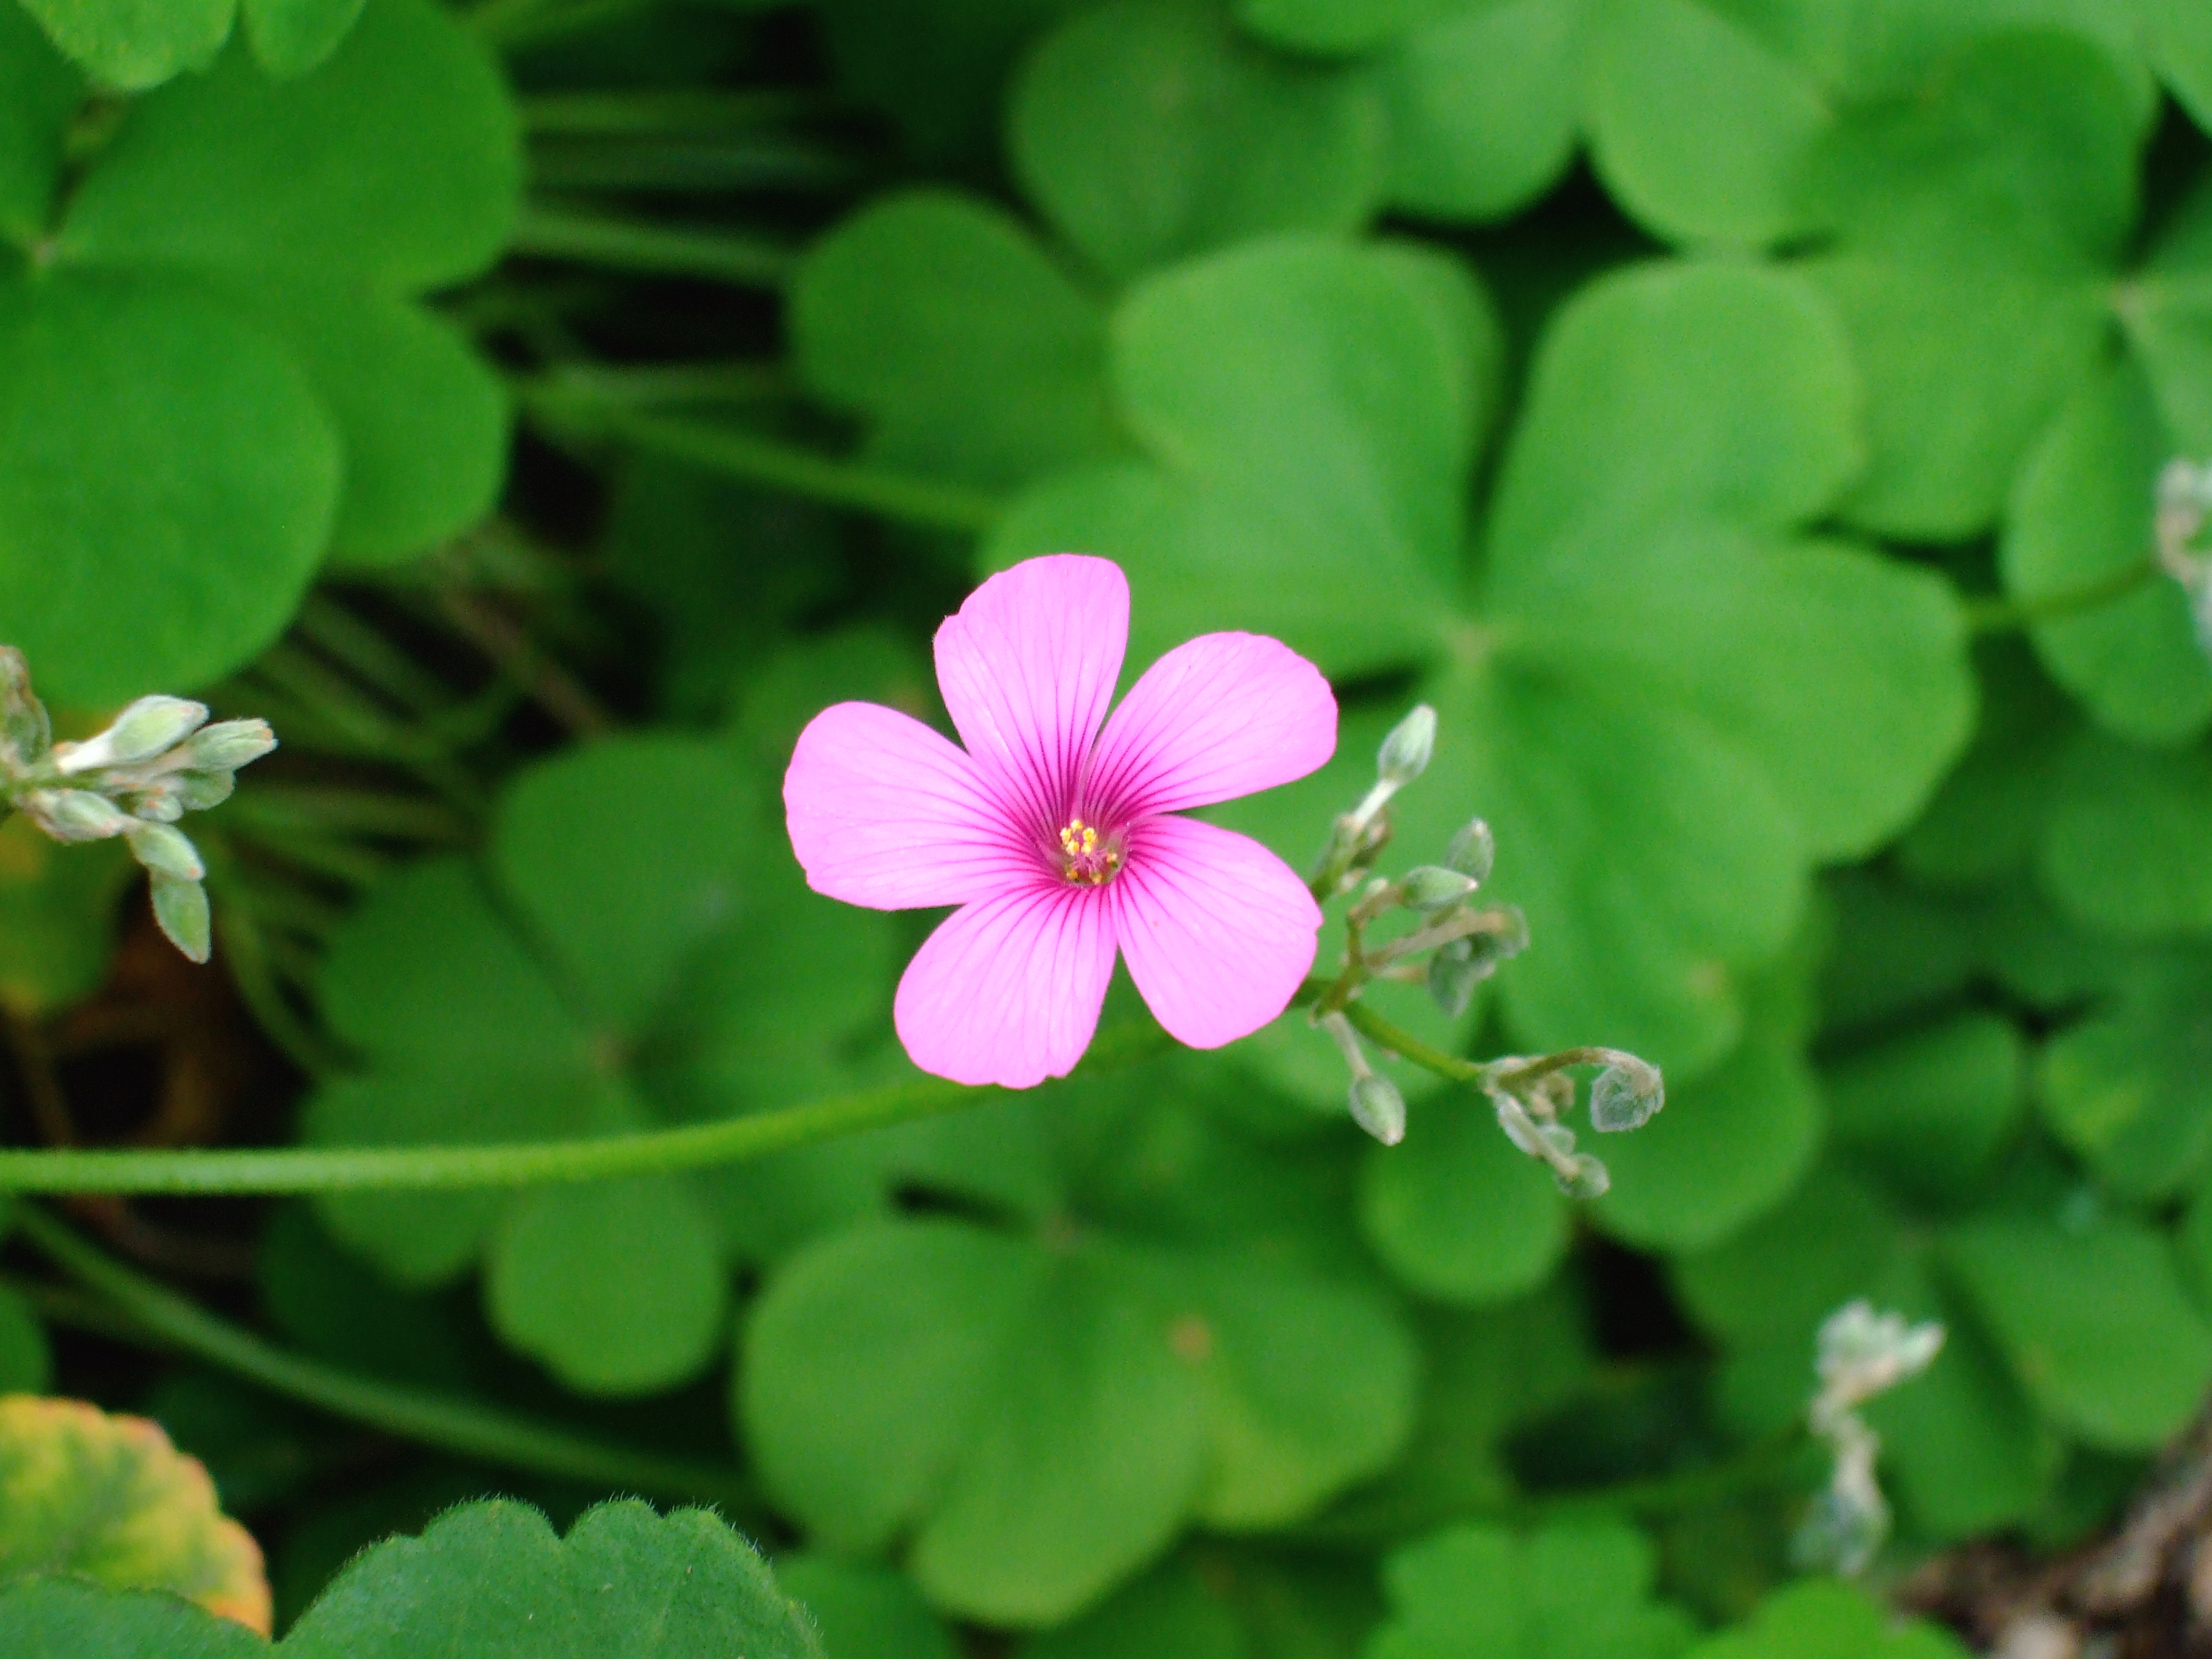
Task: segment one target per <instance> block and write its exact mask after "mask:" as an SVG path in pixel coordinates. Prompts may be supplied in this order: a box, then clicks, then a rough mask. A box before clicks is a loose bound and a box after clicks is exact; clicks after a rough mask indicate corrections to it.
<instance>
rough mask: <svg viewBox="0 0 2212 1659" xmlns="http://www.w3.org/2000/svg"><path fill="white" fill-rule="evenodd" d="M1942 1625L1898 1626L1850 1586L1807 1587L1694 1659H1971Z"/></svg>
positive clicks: (1768, 1605)
mask: <svg viewBox="0 0 2212 1659" xmlns="http://www.w3.org/2000/svg"><path fill="white" fill-rule="evenodd" d="M1690 1659H1966V1649H1965V1648H1964V1647H1962V1646H1960V1644H1959V1640H1958V1638H1956V1637H1954V1636H1953V1635H1952V1634H1951V1633H1950V1632H1948V1631H1947V1630H1945V1629H1944V1628H1943V1627H1942V1626H1940V1625H1932V1624H1929V1623H1928V1622H1927V1621H1926V1620H1918V1619H1916V1620H1911V1621H1910V1622H1909V1623H1906V1624H1903V1625H1899V1624H1898V1623H1897V1622H1896V1621H1895V1620H1894V1618H1893V1615H1892V1614H1891V1613H1890V1611H1889V1609H1888V1608H1887V1607H1882V1606H1881V1605H1879V1604H1878V1603H1876V1602H1875V1601H1871V1600H1869V1598H1868V1597H1867V1596H1866V1595H1864V1594H1863V1592H1861V1591H1859V1590H1856V1589H1851V1588H1850V1586H1849V1585H1845V1584H1836V1583H1800V1584H1792V1585H1790V1587H1789V1588H1787V1589H1782V1590H1778V1591H1777V1592H1776V1593H1775V1594H1774V1595H1771V1596H1769V1597H1768V1598H1767V1599H1766V1600H1765V1601H1764V1602H1762V1603H1761V1604H1760V1605H1759V1610H1758V1611H1757V1612H1756V1613H1753V1615H1752V1617H1751V1620H1750V1621H1749V1622H1748V1623H1747V1624H1746V1625H1745V1626H1743V1627H1742V1628H1741V1629H1740V1630H1732V1631H1724V1632H1722V1633H1721V1634H1719V1635H1717V1636H1713V1637H1709V1638H1706V1639H1705V1641H1703V1642H1700V1643H1699V1644H1697V1646H1695V1647H1693V1648H1692V1649H1691V1650H1690Z"/></svg>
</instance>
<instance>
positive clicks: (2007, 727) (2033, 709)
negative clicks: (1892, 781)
mask: <svg viewBox="0 0 2212 1659" xmlns="http://www.w3.org/2000/svg"><path fill="white" fill-rule="evenodd" d="M1974 663H1975V666H1976V668H1977V670H1978V675H1977V678H1978V684H1979V688H1980V692H1981V696H1980V699H1979V701H1980V704H1981V713H1980V719H1979V720H1978V723H1977V724H1976V726H1975V728H1974V741H1973V744H1972V746H1971V747H1970V748H1969V749H1968V750H1966V755H1965V757H1963V758H1962V759H1960V762H1959V763H1958V765H1956V766H1955V767H1954V768H1953V769H1952V770H1951V775H1950V776H1948V778H1946V779H1944V780H1943V786H1942V788H1940V789H1938V790H1937V791H1936V796H1935V799H1932V800H1930V801H1929V803H1928V807H1927V810H1926V811H1923V812H1922V813H1921V815H1920V817H1919V819H1918V820H1917V822H1916V823H1914V824H1913V825H1912V827H1911V829H1907V830H1906V831H1905V835H1904V836H1903V837H1902V839H1900V840H1899V842H1898V847H1897V858H1898V863H1899V866H1902V868H1903V869H1904V870H1905V872H1906V873H1907V874H1909V875H1911V877H1912V878H1913V879H1914V880H1916V881H1918V882H1922V883H1925V884H1929V885H1933V886H1941V887H1946V888H1964V887H1978V886H1985V885H1988V884H1991V883H1994V882H1997V881H2002V880H2004V879H2006V878H2010V877H2015V876H2018V875H2020V874H2021V873H2022V872H2025V871H2026V870H2027V868H2028V867H2029V866H2031V865H2032V864H2033V862H2034V860H2035V857H2036V852H2037V848H2038V847H2039V844H2040V842H2041V841H2042V839H2043V824H2044V818H2045V813H2046V811H2047V809H2048V807H2049V806H2050V804H2051V800H2052V799H2053V798H2054V797H2055V796H2056V794H2057V782H2056V772H2057V765H2058V760H2059V756H2060V754H2061V753H2062V752H2063V750H2064V748H2065V746H2066V741H2067V738H2069V735H2070V734H2071V732H2072V730H2073V728H2074V726H2075V724H2076V723H2077V721H2076V717H2075V712H2074V705H2073V704H2072V702H2069V700H2068V698H2067V697H2066V696H2065V694H2064V693H2063V692H2062V691H2060V690H2058V688H2057V687H2056V686H2054V685H2053V684H2051V678H2050V676H2048V675H2047V674H2045V672H2044V671H2043V670H2042V668H2041V666H2040V665H2039V664H2038V663H2037V662H2036V660H2035V657H2034V653H2033V650H2032V649H2031V648H2030V647H2029V646H2028V645H2027V641H2024V640H2022V639H2021V638H2019V637H2018V636H2017V635H2011V636H2007V635H1997V636H1996V637H1994V638H1990V639H1984V640H1981V641H1977V642H1976V645H1975V649H1974Z"/></svg>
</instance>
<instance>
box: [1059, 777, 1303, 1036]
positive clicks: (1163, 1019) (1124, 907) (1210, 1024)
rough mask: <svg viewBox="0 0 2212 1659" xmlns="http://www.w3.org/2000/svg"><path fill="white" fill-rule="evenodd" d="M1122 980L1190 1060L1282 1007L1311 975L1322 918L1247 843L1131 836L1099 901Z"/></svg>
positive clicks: (1174, 834) (1231, 837) (1161, 823)
mask: <svg viewBox="0 0 2212 1659" xmlns="http://www.w3.org/2000/svg"><path fill="white" fill-rule="evenodd" d="M1100 891H1102V892H1105V893H1108V894H1110V895H1112V896H1113V897H1114V901H1115V915H1114V931H1115V934H1116V935H1117V936H1118V937H1119V938H1120V939H1121V954H1122V955H1123V956H1125V957H1127V958H1128V959H1129V973H1130V976H1131V977H1132V978H1133V979H1134V980H1135V981H1137V989H1138V990H1139V991H1141V992H1142V993H1144V997H1145V1000H1146V1003H1147V1004H1149V1005H1150V1006H1151V1008H1152V1012H1153V1014H1154V1015H1155V1016H1157V1017H1158V1019H1159V1022H1160V1024H1162V1025H1164V1026H1165V1027H1167V1030H1168V1034H1169V1035H1170V1036H1173V1037H1174V1038H1175V1039H1176V1041H1177V1042H1187V1043H1188V1044H1189V1045H1190V1046H1191V1047H1192V1048H1219V1047H1220V1046H1221V1045H1222V1044H1223V1043H1225V1042H1235V1041H1236V1040H1237V1038H1238V1037H1241V1036H1249V1035H1250V1034H1251V1033H1252V1032H1254V1031H1256V1030H1259V1029H1260V1028H1261V1026H1262V1025H1265V1024H1267V1022H1268V1021H1269V1020H1271V1019H1273V1018H1275V1016H1276V1015H1278V1014H1279V1013H1281V1012H1283V1010H1284V1009H1285V1008H1286V1007H1288V1006H1290V1000H1291V994H1292V993H1294V992H1295V991H1296V990H1297V988H1298V986H1299V984H1300V983H1301V982H1302V981H1304V978H1305V976H1306V970H1307V969H1309V968H1310V967H1312V966H1313V959H1314V942H1315V935H1316V933H1318V932H1319V931H1320V928H1321V907H1320V906H1319V905H1317V904H1316V903H1315V902H1314V901H1313V895H1312V894H1310V893H1309V892H1308V891H1306V884H1305V883H1304V882H1302V881H1300V880H1299V879H1298V878H1297V874H1296V872H1293V871H1292V870H1291V866H1289V865H1287V864H1285V863H1284V862H1283V861H1282V860H1280V859H1279V858H1277V857H1276V856H1275V855H1274V854H1273V853H1271V852H1269V851H1268V850H1267V848H1264V847H1262V846H1261V845H1260V843H1259V842H1256V841H1254V840H1252V839H1251V838H1250V837H1249V836H1240V835H1237V833H1235V832H1234V831H1233V830H1229V829H1222V828H1220V827H1219V826H1218V825H1217V824H1211V823H1200V822H1199V821H1198V820H1197V819H1195V818H1152V819H1149V820H1147V821H1146V822H1145V823H1142V824H1140V825H1139V826H1138V829H1137V830H1136V832H1135V833H1134V834H1133V836H1132V837H1131V839H1130V845H1129V860H1128V862H1127V864H1126V865H1124V866H1122V870H1121V875H1120V876H1119V877H1117V878H1115V880H1114V881H1113V882H1112V883H1111V884H1109V885H1107V886H1106V887H1103V888H1102V889H1100Z"/></svg>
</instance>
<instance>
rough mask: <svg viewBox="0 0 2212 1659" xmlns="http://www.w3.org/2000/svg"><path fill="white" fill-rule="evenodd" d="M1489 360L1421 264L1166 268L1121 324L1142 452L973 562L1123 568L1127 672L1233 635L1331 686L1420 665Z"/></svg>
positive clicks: (1444, 265) (1473, 323) (1242, 262)
mask: <svg viewBox="0 0 2212 1659" xmlns="http://www.w3.org/2000/svg"><path fill="white" fill-rule="evenodd" d="M1501 350H1502V342H1501V339H1500V337H1499V335H1498V326H1497V324H1496V322H1495V320H1494V319H1493V318H1492V315H1491V313H1490V309H1489V304H1488V301H1487V300H1486V297H1485V296H1484V295H1483V294H1482V292H1481V290H1480V289H1479V288H1477V287H1476V286H1475V285H1474V283H1473V282H1472V281H1471V280H1470V279H1469V277H1468V274H1467V272H1466V270H1465V269H1464V268H1463V267H1462V266H1460V265H1458V264H1455V263H1454V262H1452V261H1450V260H1448V259H1446V258H1443V257H1442V256H1440V255H1437V254H1435V253H1432V252H1427V251H1425V250H1416V249H1413V248H1410V247H1400V246H1379V247H1354V246H1344V245H1341V244H1337V243H1334V242H1328V241H1324V240H1318V239H1312V238H1304V237H1297V238H1292V237H1285V238H1279V239H1274V240H1267V241H1261V242H1255V243H1252V244H1249V245H1248V246H1243V247H1240V248H1237V249H1232V250H1231V251H1229V252H1224V253H1218V254H1215V255H1212V256H1211V257H1209V258H1204V259H1200V260H1196V261H1194V262H1192V263H1190V264H1184V265H1180V266H1177V267H1176V268H1174V269H1173V270H1168V271H1165V272H1163V273H1161V274H1159V275H1158V276H1153V277H1152V278H1151V279H1149V280H1148V281H1146V282H1145V283H1139V285H1138V286H1137V287H1135V288H1134V289H1132V290H1131V291H1130V293H1129V294H1128V295H1127V297H1126V298H1125V299H1124V300H1123V301H1122V302H1121V306H1120V307H1119V308H1118V309H1117V311H1116V312H1115V316H1114V319H1113V323H1112V356H1111V362H1110V368H1109V373H1110V376H1111V380H1112V384H1113V387H1114V391H1115V398H1116V403H1117V405H1118V408H1119V410H1120V411H1121V417H1122V420H1123V422H1125V424H1126V425H1127V427H1128V428H1130V429H1131V430H1132V431H1133V432H1134V433H1135V434H1136V435H1137V436H1138V438H1139V441H1141V443H1142V444H1143V446H1144V447H1145V450H1146V453H1147V457H1148V459H1145V460H1142V461H1133V462H1124V463H1116V464H1111V465H1103V466H1097V467H1093V468H1086V469H1080V470H1073V471H1066V472H1062V473H1060V474H1059V475H1057V476H1055V477H1051V478H1048V479H1047V480H1046V481H1045V482H1044V483H1041V484H1039V485H1038V486H1036V488H1035V489H1032V490H1030V492H1028V493H1027V494H1026V495H1024V496H1023V497H1021V498H1020V499H1019V500H1018V501H1017V502H1016V503H1015V505H1014V506H1013V507H1012V509H1011V510H1010V511H1009V513H1007V515H1006V518H1005V519H1004V520H1002V521H1001V522H1000V525H999V526H998V527H997V529H996V531H995V532H994V534H993V536H992V538H991V539H990V542H989V544H988V545H987V547H986V549H985V550H984V553H983V562H984V564H985V565H986V566H987V567H988V568H1005V567H1006V566H1008V565H1011V564H1014V563H1018V562H1020V561H1021V560H1023V559H1024V558H1028V557H1031V556H1035V555H1036V554H1038V553H1041V552H1045V551H1048V550H1055V549H1061V548H1068V547H1081V548H1085V549H1087V550H1091V551H1092V552H1096V553H1100V554H1103V555H1105V556H1109V557H1111V558H1113V559H1115V560H1116V561H1118V562H1120V563H1121V566H1122V567H1123V568H1124V569H1126V570H1127V572H1128V574H1129V579H1130V582H1131V585H1132V586H1133V587H1134V588H1136V589H1137V591H1139V592H1144V593H1146V594H1147V595H1148V596H1149V597H1148V602H1147V603H1146V604H1145V605H1140V606H1139V607H1138V610H1137V613H1136V616H1135V617H1134V622H1135V626H1136V629H1137V632H1136V634H1135V635H1134V636H1133V638H1132V640H1131V642H1130V647H1129V655H1130V659H1131V660H1132V661H1136V662H1142V661H1146V660H1149V659H1151V658H1152V657H1154V656H1157V655H1158V653H1160V652H1161V651H1163V650H1164V649H1166V648H1167V647H1170V646H1171V645H1174V644H1176V643H1177V642H1179V641H1182V640H1184V639H1188V637H1190V636H1191V635H1194V634H1198V633H1203V632H1207V631H1210V630H1213V629H1223V628H1243V629H1251V630H1253V631H1255V632H1261V633H1267V634H1273V635H1276V636H1278V637H1279V638H1281V639H1283V640H1285V641H1287V642H1289V643H1290V644H1291V645H1292V646H1293V647H1296V648H1297V649H1298V650H1300V651H1302V652H1304V653H1306V654H1307V655H1309V656H1310V657H1312V658H1313V659H1315V660H1316V661H1317V662H1319V663H1320V664H1321V665H1322V666H1323V667H1324V668H1325V669H1327V670H1328V671H1331V672H1333V673H1343V672H1356V671H1359V670H1361V669H1363V668H1373V667H1376V666H1380V665H1385V664H1392V663H1403V662H1405V661H1407V659H1415V658H1419V657H1420V656H1422V655H1425V654H1428V653H1432V652H1434V651H1435V650H1436V649H1437V643H1438V641H1437V634H1438V632H1439V626H1438V624H1439V617H1440V616H1441V615H1443V606H1444V604H1445V602H1446V599H1447V598H1448V595H1449V591H1450V584H1451V581H1452V578H1453V574H1454V571H1455V566H1456V564H1457V562H1458V560H1459V556H1460V550H1461V540H1462V535H1463V527H1462V513H1463V511H1464V493H1465V478H1466V475H1467V471H1468V462H1469V460H1470V459H1471V458H1472V455H1473V453H1474V446H1475V445H1476V443H1477V442H1478V441H1479V440H1480V435H1481V434H1482V433H1483V431H1484V430H1485V429H1486V428H1487V426H1488V424H1489V422H1490V419H1491V417H1492V413H1493V411H1494V408H1495V404H1496V397H1497V392H1496V380H1497V375H1498V364H1499V357H1500V353H1501ZM1347 804H1348V803H1347ZM1297 856H1299V857H1301V858H1303V857H1304V849H1301V850H1300V852H1299V853H1298V854H1297Z"/></svg>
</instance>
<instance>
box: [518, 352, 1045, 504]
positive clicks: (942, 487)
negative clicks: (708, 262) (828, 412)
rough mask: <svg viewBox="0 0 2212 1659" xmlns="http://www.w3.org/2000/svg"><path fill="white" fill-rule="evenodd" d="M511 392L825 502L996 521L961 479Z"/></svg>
mask: <svg viewBox="0 0 2212 1659" xmlns="http://www.w3.org/2000/svg"><path fill="white" fill-rule="evenodd" d="M518 392H519V394H520V397H521V398H522V401H523V402H524V404H526V405H527V406H529V407H530V408H532V410H535V411H536V412H537V413H538V414H540V415H541V416H545V417H547V418H549V419H550V420H552V421H554V422H560V423H562V424H567V425H570V426H573V427H574V428H576V429H578V430H579V431H581V432H584V433H586V434H598V435H605V436H606V437H608V438H611V439H613V440H615V441H617V442H621V443H626V444H629V445H630V446H632V447H635V448H638V449H641V450H645V451H647V452H648V453H653V454H658V455H665V456H667V457H669V458H670V459H673V460H679V461H688V462H690V464H691V465H694V466H700V467H704V468H706V469H708V471H714V472H720V473H724V474H726V475H727V476H728V477H733V478H742V479H744V481H745V482H746V483H756V484H763V485H765V486H766V487H768V488H769V489H781V490H784V491H787V492H788V493H789V494H791V495H803V496H805V497H806V498H807V499H809V500H811V501H821V502H823V503H824V504H826V505H828V506H831V507H853V508H856V509H858V510H859V511H860V512H864V513H879V514H881V515H882V516H883V517H884V518H888V519H898V520H904V521H905V522H907V523H908V524H916V525H921V526H926V527H927V528H929V529H933V530H953V531H961V532H967V533H969V534H970V535H979V534H981V533H982V532H985V531H987V530H988V529H989V528H990V527H991V526H992V525H994V524H995V523H996V522H997V521H998V518H999V513H1000V510H1001V507H1002V505H1003V504H1002V503H1001V502H1000V499H999V498H998V497H997V496H996V495H992V494H991V493H989V492H988V491H987V490H981V489H971V488H969V486H967V485H965V484H954V483H941V482H939V480H937V479H933V478H917V477H912V476H910V475H908V474H905V473H899V472H892V471H886V470H884V469H883V468H881V467H876V466H871V465H868V464H867V463H866V462H863V461H848V460H843V459H838V458H837V457H836V456H830V455H823V454H819V453H816V452H814V451H812V450H810V449H805V448H801V447H799V446H798V445H795V444H788V443H785V442H782V441H780V440H778V439H775V438H769V437H765V436H763V435H761V434H759V433H757V432H745V431H741V430H739V429H738V428H735V427H729V426H715V425H709V424H707V423H705V422H699V421H690V420H684V419H680V418H678V417H676V416H665V415H645V414H640V413H636V412H635V411H632V410H624V409H619V408H616V407H612V406H610V405H608V404H600V403H594V402H591V401H589V400H587V399H586V398H580V397H578V396H576V395H574V393H575V388H574V387H556V386H549V385H546V384H544V383H542V382H541V383H539V384H538V385H535V386H532V385H524V386H520V387H519V388H518Z"/></svg>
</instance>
